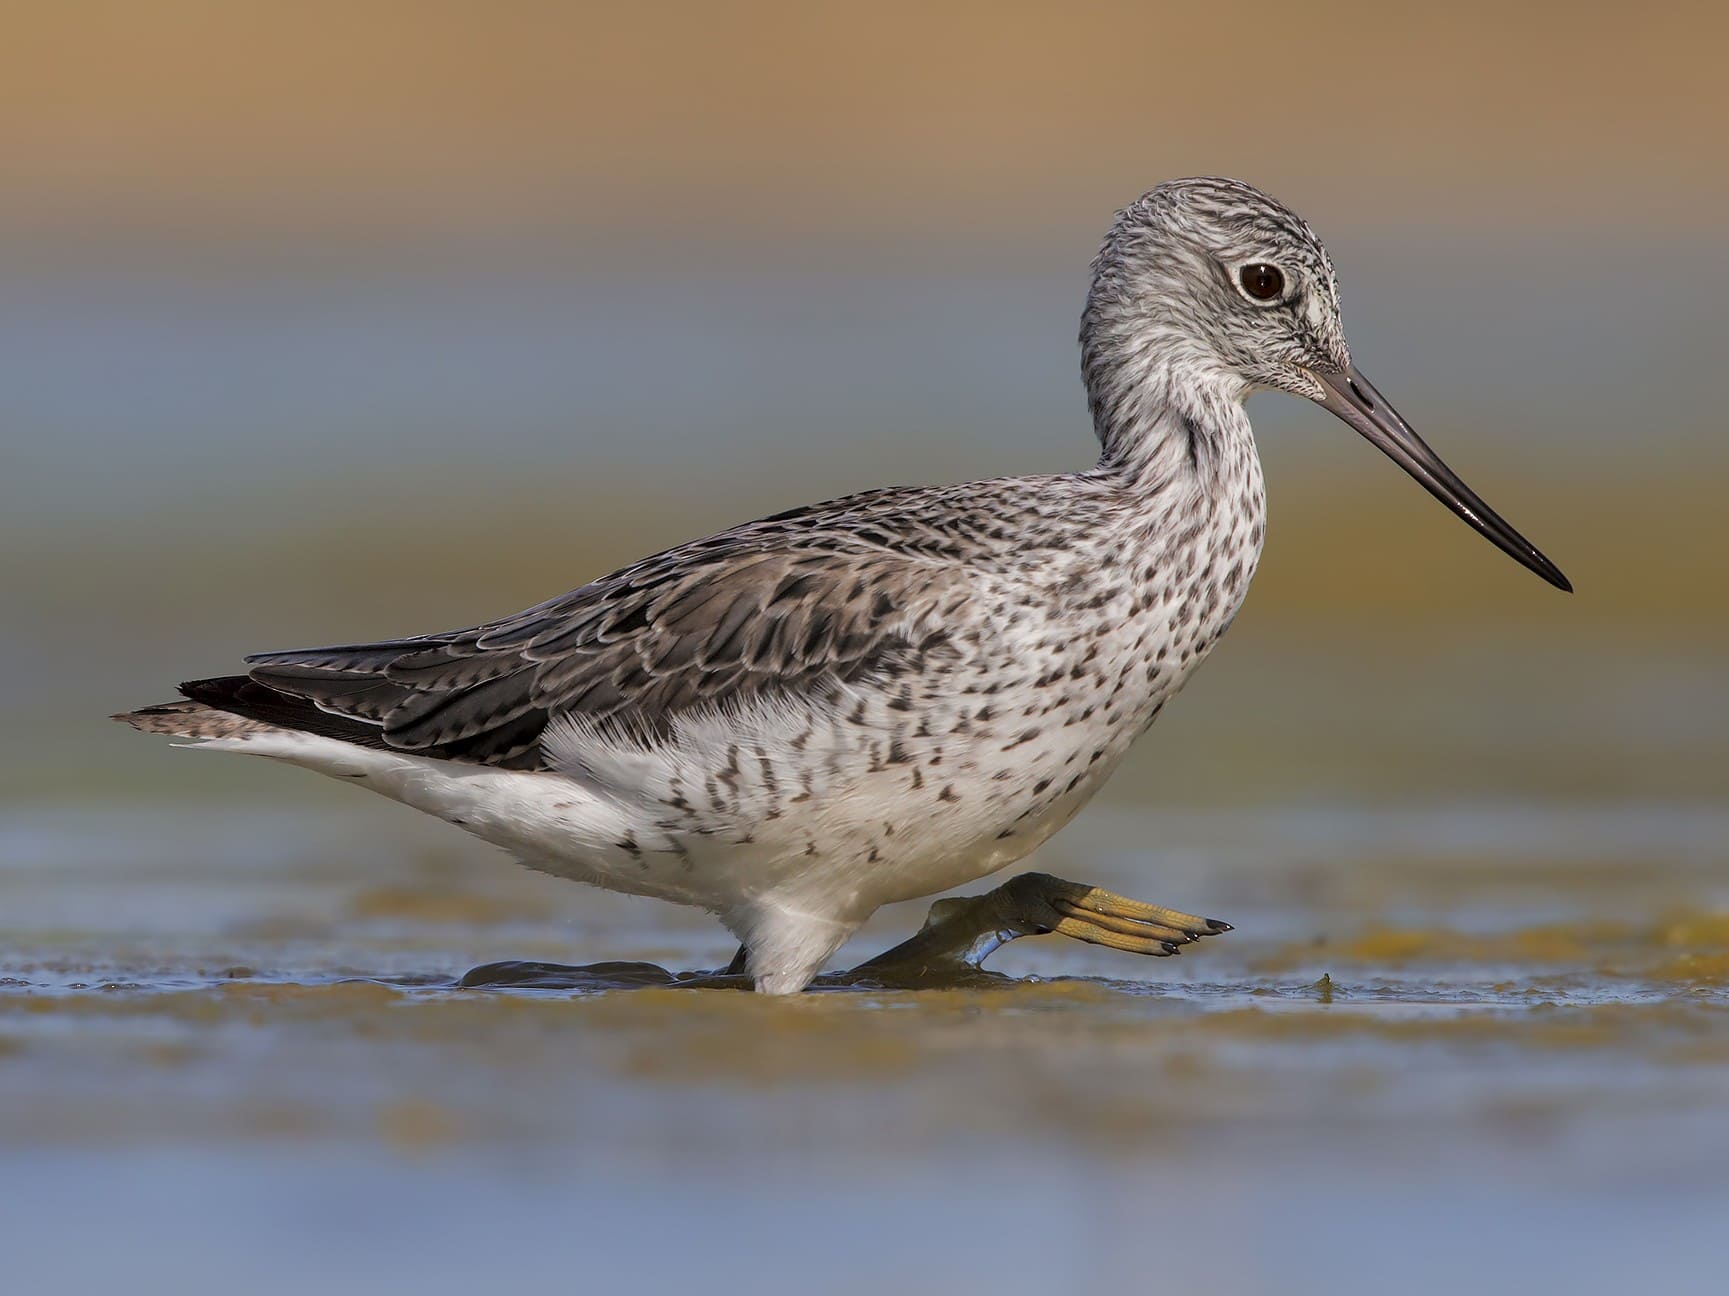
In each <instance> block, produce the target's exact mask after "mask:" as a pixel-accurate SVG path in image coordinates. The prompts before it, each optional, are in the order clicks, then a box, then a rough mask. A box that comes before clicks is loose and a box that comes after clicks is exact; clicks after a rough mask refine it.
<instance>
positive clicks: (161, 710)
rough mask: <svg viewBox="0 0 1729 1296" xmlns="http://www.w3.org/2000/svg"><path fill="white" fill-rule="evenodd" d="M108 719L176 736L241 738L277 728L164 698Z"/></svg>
mask: <svg viewBox="0 0 1729 1296" xmlns="http://www.w3.org/2000/svg"><path fill="white" fill-rule="evenodd" d="M110 719H114V720H119V721H120V722H121V723H123V724H129V725H131V726H132V727H133V728H134V729H139V730H142V731H143V732H145V733H159V734H170V735H172V736H173V737H176V738H244V737H249V736H251V735H254V734H261V733H274V732H279V731H278V730H277V728H276V726H275V725H268V724H265V723H264V722H263V721H261V720H248V719H247V718H246V717H245V716H238V715H235V714H234V713H233V712H231V711H218V710H217V709H216V708H215V707H211V706H206V705H205V704H204V703H202V702H191V701H181V702H163V703H161V704H160V705H158V706H147V707H140V708H138V710H136V711H122V712H121V713H120V714H119V715H116V716H111V717H110Z"/></svg>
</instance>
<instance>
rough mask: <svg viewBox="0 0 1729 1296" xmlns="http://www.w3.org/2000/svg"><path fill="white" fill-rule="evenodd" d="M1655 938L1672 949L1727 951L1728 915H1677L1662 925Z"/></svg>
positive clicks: (1728, 937)
mask: <svg viewBox="0 0 1729 1296" xmlns="http://www.w3.org/2000/svg"><path fill="white" fill-rule="evenodd" d="M1655 936H1656V939H1657V940H1658V941H1659V942H1661V943H1662V944H1664V945H1667V946H1669V947H1671V948H1673V949H1691V950H1723V951H1729V913H1702V914H1684V915H1679V916H1677V917H1674V918H1671V919H1670V920H1669V921H1667V922H1665V923H1663V924H1662V925H1661V926H1660V927H1659V928H1658V929H1657V931H1656V933H1655Z"/></svg>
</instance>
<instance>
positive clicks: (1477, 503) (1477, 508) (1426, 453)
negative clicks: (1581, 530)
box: [1315, 365, 1573, 594]
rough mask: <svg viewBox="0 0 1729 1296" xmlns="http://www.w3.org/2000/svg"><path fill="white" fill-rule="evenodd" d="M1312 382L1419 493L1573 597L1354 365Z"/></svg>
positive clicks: (1533, 549)
mask: <svg viewBox="0 0 1729 1296" xmlns="http://www.w3.org/2000/svg"><path fill="white" fill-rule="evenodd" d="M1315 377H1317V378H1319V379H1320V380H1321V382H1322V383H1323V384H1324V385H1325V386H1326V389H1327V398H1326V399H1325V400H1324V401H1322V402H1321V404H1322V405H1323V406H1325V407H1326V408H1327V409H1329V410H1331V411H1332V412H1333V413H1334V414H1336V415H1337V416H1338V417H1339V418H1341V419H1343V420H1344V421H1345V422H1346V423H1349V424H1350V425H1351V426H1352V427H1353V428H1355V429H1356V430H1357V431H1359V432H1361V433H1362V434H1363V435H1364V436H1365V437H1367V438H1368V440H1369V442H1370V444H1372V445H1374V446H1375V447H1376V448H1377V449H1379V450H1380V451H1381V452H1382V453H1384V454H1385V455H1386V456H1387V457H1388V458H1389V459H1391V460H1392V461H1393V462H1394V463H1396V464H1398V465H1399V467H1401V468H1403V469H1404V470H1405V471H1406V472H1408V473H1410V474H1411V476H1413V477H1415V478H1416V479H1417V480H1418V481H1419V482H1421V483H1422V484H1423V489H1424V490H1426V491H1428V492H1429V494H1431V495H1433V496H1434V497H1435V498H1436V499H1438V500H1440V501H1441V503H1443V504H1445V505H1446V506H1447V507H1448V508H1450V509H1452V510H1453V512H1455V513H1457V514H1458V515H1459V516H1460V517H1461V518H1463V519H1464V520H1465V521H1466V522H1467V523H1469V524H1470V526H1471V529H1472V530H1474V531H1476V532H1477V533H1478V534H1479V535H1482V536H1486V537H1487V538H1488V539H1489V540H1491V541H1492V542H1493V543H1494V544H1495V546H1496V548H1498V549H1500V550H1501V552H1503V553H1505V554H1507V555H1508V556H1509V557H1511V558H1513V559H1514V560H1515V561H1517V562H1519V563H1521V564H1523V565H1524V566H1526V567H1529V568H1530V569H1531V570H1532V571H1534V572H1536V573H1537V575H1539V576H1541V577H1542V578H1543V579H1544V580H1546V581H1548V582H1549V584H1551V585H1553V586H1554V587H1555V588H1556V589H1560V590H1566V591H1567V592H1568V593H1569V594H1570V593H1572V592H1573V586H1572V585H1571V584H1569V583H1568V580H1567V578H1566V577H1565V576H1563V575H1562V574H1561V569H1560V568H1559V567H1557V566H1555V564H1554V563H1552V562H1550V561H1549V560H1548V559H1547V558H1545V557H1544V556H1543V555H1542V553H1541V552H1540V551H1539V550H1538V548H1537V546H1536V545H1534V544H1532V543H1531V542H1530V541H1529V540H1527V539H1525V537H1524V536H1522V535H1520V534H1519V533H1518V532H1517V531H1515V530H1513V528H1512V527H1511V526H1509V525H1508V524H1507V521H1506V519H1504V518H1503V517H1502V516H1501V515H1500V514H1499V513H1497V512H1495V510H1494V509H1492V508H1490V507H1489V506H1488V505H1487V504H1485V503H1483V501H1482V500H1480V499H1478V498H1477V494H1476V492H1475V491H1473V490H1472V489H1471V488H1470V487H1469V486H1467V485H1465V483H1464V482H1462V481H1460V480H1459V478H1458V475H1457V474H1456V473H1455V472H1454V471H1453V470H1452V469H1451V468H1449V467H1447V465H1446V464H1444V463H1442V462H1441V456H1440V455H1438V454H1436V453H1435V452H1434V451H1433V450H1431V449H1429V446H1428V443H1427V442H1425V441H1424V440H1423V438H1422V437H1420V436H1418V435H1417V434H1416V433H1415V432H1413V431H1412V430H1411V425H1410V424H1409V423H1407V422H1405V420H1404V419H1402V418H1400V417H1399V411H1398V410H1396V409H1394V408H1393V407H1392V406H1391V405H1389V404H1388V403H1387V401H1386V399H1385V398H1384V397H1383V396H1382V395H1381V393H1380V392H1378V391H1376V390H1375V388H1374V385H1373V384H1372V383H1370V382H1369V380H1368V379H1367V378H1365V377H1363V375H1362V374H1360V373H1358V372H1357V369H1356V366H1355V365H1353V366H1352V367H1351V368H1350V369H1349V370H1347V371H1346V372H1344V373H1337V374H1324V373H1317V374H1316V375H1315Z"/></svg>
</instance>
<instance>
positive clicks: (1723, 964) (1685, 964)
mask: <svg viewBox="0 0 1729 1296" xmlns="http://www.w3.org/2000/svg"><path fill="white" fill-rule="evenodd" d="M1647 975H1649V976H1651V977H1652V978H1653V979H1655V980H1660V981H1695V982H1710V983H1712V984H1721V983H1723V982H1726V981H1729V951H1722V952H1718V953H1712V954H1683V955H1681V956H1680V957H1679V958H1674V959H1670V960H1669V961H1668V962H1666V963H1660V964H1658V965H1657V966H1656V967H1654V968H1652V969H1650V971H1649V973H1648V974H1647Z"/></svg>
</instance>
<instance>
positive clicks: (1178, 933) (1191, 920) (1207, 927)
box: [846, 873, 1231, 986]
mask: <svg viewBox="0 0 1729 1296" xmlns="http://www.w3.org/2000/svg"><path fill="white" fill-rule="evenodd" d="M1230 930H1231V925H1230V924H1229V923H1227V922H1221V921H1219V920H1218V919H1216V918H1200V917H1197V916H1196V915H1194V914H1187V913H1183V912H1181V911H1180V910H1176V909H1167V908H1165V907H1164V906H1163V905H1152V904H1146V903H1144V902H1142V901H1139V900H1130V899H1129V898H1128V897H1126V896H1120V895H1118V894H1116V893H1115V892H1114V891H1106V890H1105V889H1104V888H1103V887H1095V886H1087V885H1085V884H1084V883H1080V882H1069V881H1065V880H1064V879H1062V878H1059V877H1052V876H1051V875H1050V874H1048V873H1022V874H1021V875H1020V876H1018V877H1014V878H1010V879H1009V880H1008V881H1007V882H1005V883H1003V884H1002V885H1001V886H999V887H997V888H996V889H995V890H992V891H987V892H985V893H984V894H983V895H978V896H968V897H964V898H957V899H949V900H938V901H937V902H936V903H935V904H933V905H932V906H931V909H930V915H929V916H928V917H927V918H926V919H925V925H924V927H923V928H921V929H920V930H919V932H918V934H917V935H916V936H914V937H912V939H910V940H906V941H902V942H901V943H900V944H899V945H896V946H895V947H894V948H893V949H891V950H889V951H887V952H886V953H883V954H879V955H877V956H876V957H875V958H873V959H871V960H869V961H868V962H866V963H861V964H860V965H859V966H858V967H856V968H854V969H853V970H852V971H851V972H849V973H847V974H846V980H847V981H848V982H850V983H854V984H856V983H859V982H866V983H870V984H876V985H893V986H933V985H976V984H980V983H981V982H993V981H998V980H1006V979H1007V978H999V977H998V976H997V975H996V974H995V973H992V972H986V971H984V970H983V964H984V961H985V960H986V959H987V958H989V957H990V956H991V955H992V954H994V953H995V952H996V951H997V950H999V949H1001V948H1002V947H1003V946H1004V945H1006V944H1008V942H1010V941H1012V940H1016V939H1018V938H1020V937H1022V936H1045V935H1057V936H1068V937H1070V938H1072V939H1074V940H1079V941H1085V942H1086V943H1087V944H1089V945H1104V946H1107V947H1109V948H1110V949H1118V950H1123V951H1126V952H1127V953H1130V954H1146V955H1150V956H1152V957H1155V958H1162V957H1165V956H1167V955H1171V954H1175V953H1176V952H1177V951H1178V949H1179V948H1180V947H1181V946H1183V945H1187V944H1189V943H1190V942H1192V941H1197V940H1199V939H1200V938H1201V937H1203V936H1217V935H1219V934H1221V933H1223V932H1228V931H1230Z"/></svg>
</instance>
